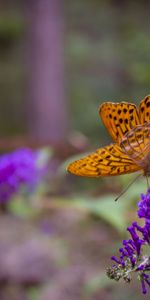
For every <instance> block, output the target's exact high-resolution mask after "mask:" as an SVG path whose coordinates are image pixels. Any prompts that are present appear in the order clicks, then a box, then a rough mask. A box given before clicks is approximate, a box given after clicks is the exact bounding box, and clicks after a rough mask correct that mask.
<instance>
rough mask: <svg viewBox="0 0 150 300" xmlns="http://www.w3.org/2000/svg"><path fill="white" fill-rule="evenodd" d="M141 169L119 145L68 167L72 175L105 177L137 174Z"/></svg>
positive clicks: (100, 150) (98, 151)
mask: <svg viewBox="0 0 150 300" xmlns="http://www.w3.org/2000/svg"><path fill="white" fill-rule="evenodd" d="M139 169H140V167H139V166H137V165H136V164H135V163H134V162H133V161H132V160H131V159H130V158H129V157H128V155H126V154H125V153H124V152H123V150H122V149H121V148H120V146H118V145H117V144H111V145H108V146H106V147H104V148H100V149H98V150H96V151H95V152H94V153H91V154H90V155H88V156H86V157H84V158H81V159H80V160H77V161H75V162H73V163H71V164H70V165H69V167H68V171H69V172H70V173H72V174H75V175H78V176H85V177H101V176H102V177H103V176H114V175H120V174H128V173H132V172H136V171H138V170H139Z"/></svg>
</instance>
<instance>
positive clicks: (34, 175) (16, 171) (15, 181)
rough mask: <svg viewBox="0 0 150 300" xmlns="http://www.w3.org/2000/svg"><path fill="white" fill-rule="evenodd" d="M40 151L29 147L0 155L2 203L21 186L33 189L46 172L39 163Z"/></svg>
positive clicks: (0, 201)
mask: <svg viewBox="0 0 150 300" xmlns="http://www.w3.org/2000/svg"><path fill="white" fill-rule="evenodd" d="M38 159H39V152H38V151H32V150H30V149H28V148H24V149H20V150H16V151H14V152H12V153H8V154H5V155H2V156H0V203H5V202H7V201H9V200H10V199H11V197H12V196H13V195H14V194H15V193H17V192H18V191H19V190H20V188H21V187H25V188H26V189H27V191H29V192H31V191H33V190H34V189H35V188H36V186H37V185H38V184H39V183H40V182H41V180H42V179H43V177H44V175H45V174H46V166H45V165H43V166H40V165H38Z"/></svg>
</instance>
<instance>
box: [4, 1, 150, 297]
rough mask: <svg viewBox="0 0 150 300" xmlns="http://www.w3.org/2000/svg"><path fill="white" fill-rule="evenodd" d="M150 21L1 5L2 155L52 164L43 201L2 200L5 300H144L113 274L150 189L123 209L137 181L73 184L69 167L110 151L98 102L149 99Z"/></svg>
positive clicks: (135, 14) (123, 11)
mask: <svg viewBox="0 0 150 300" xmlns="http://www.w3.org/2000/svg"><path fill="white" fill-rule="evenodd" d="M149 10H150V3H149V1H146V0H144V1H130V0H128V1H127V0H122V1H118V0H105V1H104V0H99V1H98V0H82V1H80V0H76V1H73V0H24V1H23V0H22V1H19V0H18V1H17V0H5V1H1V2H0V152H1V155H6V153H9V152H11V151H18V149H20V148H25V147H26V148H29V149H31V150H30V151H32V152H33V153H37V151H38V153H40V154H39V155H40V164H41V165H42V166H43V165H44V166H45V165H46V176H45V178H44V180H42V181H41V182H40V183H39V184H38V187H37V188H36V190H35V189H34V191H33V190H32V191H31V190H30V192H29V191H28V192H27V191H26V188H25V187H24V188H23V189H22V188H21V189H17V191H15V193H13V194H11V196H10V197H9V199H8V200H9V201H4V200H3V199H1V216H0V266H1V267H0V299H2V300H9V299H12V300H35V299H36V300H51V299H52V300H76V299H78V300H85V299H86V300H88V299H89V300H98V299H106V300H110V299H111V300H113V299H120V300H125V299H127V298H128V299H132V300H134V299H136V300H138V299H142V297H143V296H142V295H141V294H140V286H139V285H138V284H136V283H135V282H133V283H131V284H130V285H127V284H125V283H121V282H119V283H115V284H114V283H113V282H112V281H110V280H108V279H107V277H106V275H105V270H106V267H107V266H109V265H111V260H110V257H111V256H112V255H115V254H117V251H118V248H119V247H120V245H121V240H122V239H123V238H124V237H125V236H126V227H127V225H128V224H130V223H131V222H132V221H133V220H134V219H135V218H136V213H135V211H136V203H137V200H138V199H139V197H140V193H142V192H145V191H146V182H145V180H142V179H140V181H138V182H137V183H135V184H134V185H133V186H132V187H131V188H130V189H129V190H128V192H127V193H126V194H125V195H124V196H122V198H121V199H120V200H119V201H118V202H117V203H115V202H114V199H115V197H116V196H117V195H118V194H119V193H120V191H121V190H122V189H123V188H124V187H125V186H126V185H127V184H128V183H129V182H130V181H131V180H132V179H133V178H134V176H132V175H130V176H129V175H128V176H121V177H116V178H105V179H85V178H77V177H74V176H72V175H69V174H67V173H66V166H67V164H68V163H69V162H71V161H72V160H74V159H75V158H79V157H80V156H81V153H85V152H89V151H90V150H93V149H96V148H97V147H100V146H103V145H106V144H107V143H109V142H110V141H111V139H110V137H109V136H108V134H107V133H106V130H105V128H104V126H103V124H102V122H101V121H100V120H99V116H98V107H99V105H100V104H101V103H102V102H104V101H113V102H118V101H123V100H124V101H130V102H134V103H137V104H138V103H139V101H140V100H141V99H143V98H144V97H145V96H146V95H147V94H149V92H150V88H149V86H150V39H149V28H150V18H149ZM16 169H17V167H16ZM0 172H1V158H0ZM0 188H1V187H0ZM6 188H8V187H7V186H6ZM144 297H145V299H149V296H144Z"/></svg>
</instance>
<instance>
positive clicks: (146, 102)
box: [139, 96, 150, 124]
mask: <svg viewBox="0 0 150 300" xmlns="http://www.w3.org/2000/svg"><path fill="white" fill-rule="evenodd" d="M139 117H140V123H141V124H144V123H146V122H149V121H150V96H146V97H145V98H144V99H143V100H142V101H141V103H140V106H139Z"/></svg>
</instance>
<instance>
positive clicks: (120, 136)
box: [68, 96, 150, 177]
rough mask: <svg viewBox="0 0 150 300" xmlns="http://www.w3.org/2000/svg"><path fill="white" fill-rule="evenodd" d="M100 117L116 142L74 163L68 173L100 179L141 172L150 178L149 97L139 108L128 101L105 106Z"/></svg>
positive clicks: (103, 105) (109, 103) (104, 104)
mask: <svg viewBox="0 0 150 300" xmlns="http://www.w3.org/2000/svg"><path fill="white" fill-rule="evenodd" d="M99 114H100V117H101V119H102V121H103V123H104V125H105V127H106V128H107V130H108V132H109V134H110V135H111V136H112V138H113V140H114V143H112V144H111V145H108V146H106V147H103V148H100V149H97V150H96V151H95V152H94V153H91V154H90V155H88V156H86V157H84V158H81V159H80V160H77V161H75V162H73V163H71V164H70V165H69V167H68V171H69V172H71V173H73V174H75V175H78V176H85V177H101V176H115V175H120V174H128V173H132V172H136V171H139V170H141V171H142V172H143V175H145V176H150V96H147V97H145V98H144V99H143V100H142V101H141V103H140V106H139V108H137V107H136V106H135V104H132V103H127V102H121V103H112V102H106V103H103V104H102V105H101V106H100V109H99Z"/></svg>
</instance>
